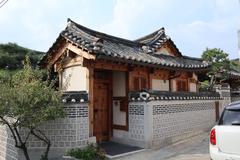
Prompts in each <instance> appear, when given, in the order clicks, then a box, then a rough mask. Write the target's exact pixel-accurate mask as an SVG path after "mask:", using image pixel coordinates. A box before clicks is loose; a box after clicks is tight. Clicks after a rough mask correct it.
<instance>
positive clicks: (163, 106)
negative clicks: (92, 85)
mask: <svg viewBox="0 0 240 160" xmlns="http://www.w3.org/2000/svg"><path fill="white" fill-rule="evenodd" d="M147 94H148V93H146V96H140V97H134V98H132V101H131V102H129V130H128V131H122V130H114V131H113V136H114V138H113V140H115V141H118V142H122V143H126V144H129V145H134V146H139V147H142V148H154V147H162V146H165V145H168V144H172V143H174V142H176V141H179V140H182V139H185V138H187V137H190V136H193V135H196V134H199V133H201V132H203V131H209V130H210V129H211V127H213V126H214V125H215V123H216V121H217V120H218V118H219V116H220V114H221V111H222V110H223V108H224V106H225V105H226V104H228V103H230V98H226V99H225V98H223V97H220V96H219V95H218V96H216V95H214V96H212V97H211V96H210V95H208V96H207V95H206V96H204V94H203V95H202V96H183V97H178V96H175V97H174V96H172V95H171V96H166V95H163V96H161V97H156V96H152V95H147ZM140 95H141V94H140ZM130 98H131V97H130Z"/></svg>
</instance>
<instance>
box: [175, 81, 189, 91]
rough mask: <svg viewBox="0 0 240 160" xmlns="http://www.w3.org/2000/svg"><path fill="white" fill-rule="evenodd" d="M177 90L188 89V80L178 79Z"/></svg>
mask: <svg viewBox="0 0 240 160" xmlns="http://www.w3.org/2000/svg"><path fill="white" fill-rule="evenodd" d="M177 91H187V81H185V80H178V81H177Z"/></svg>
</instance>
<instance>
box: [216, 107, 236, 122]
mask: <svg viewBox="0 0 240 160" xmlns="http://www.w3.org/2000/svg"><path fill="white" fill-rule="evenodd" d="M219 125H240V110H227V109H225V110H224V112H223V115H222V117H221V119H220V121H219Z"/></svg>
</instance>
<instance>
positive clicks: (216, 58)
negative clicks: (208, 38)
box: [202, 48, 237, 89]
mask: <svg viewBox="0 0 240 160" xmlns="http://www.w3.org/2000/svg"><path fill="white" fill-rule="evenodd" d="M228 56H229V55H228V54H227V53H226V52H224V51H223V50H221V49H218V48H213V49H209V48H207V49H206V50H205V51H204V52H203V54H202V58H203V59H204V60H205V61H207V62H209V63H211V68H210V70H209V71H208V73H207V75H208V76H209V78H210V82H209V89H212V88H213V86H214V84H219V83H222V82H223V81H225V80H227V79H228V78H229V75H230V71H231V69H232V68H233V67H234V66H236V65H237V64H236V63H234V62H233V61H230V60H229V58H228Z"/></svg>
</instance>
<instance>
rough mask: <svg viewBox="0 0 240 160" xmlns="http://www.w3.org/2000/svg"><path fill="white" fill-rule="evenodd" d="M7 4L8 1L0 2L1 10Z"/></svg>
mask: <svg viewBox="0 0 240 160" xmlns="http://www.w3.org/2000/svg"><path fill="white" fill-rule="evenodd" d="M7 2H8V0H2V1H1V2H0V8H2V7H3V6H4V5H5V4H6V3H7Z"/></svg>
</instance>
